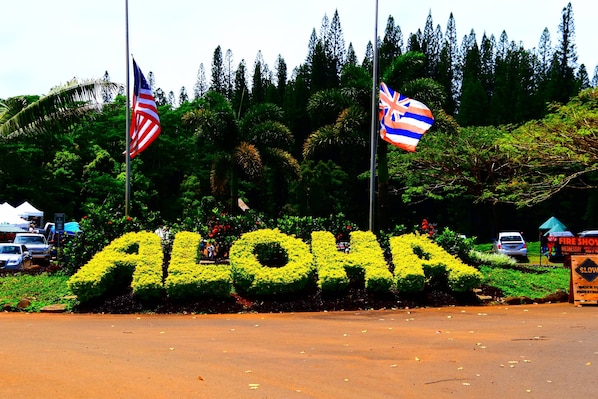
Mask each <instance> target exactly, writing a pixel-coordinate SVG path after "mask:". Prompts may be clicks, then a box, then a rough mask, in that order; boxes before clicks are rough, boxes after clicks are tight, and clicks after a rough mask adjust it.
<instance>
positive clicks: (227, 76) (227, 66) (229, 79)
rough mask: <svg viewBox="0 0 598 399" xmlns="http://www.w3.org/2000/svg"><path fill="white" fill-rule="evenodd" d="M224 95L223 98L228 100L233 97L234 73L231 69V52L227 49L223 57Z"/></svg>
mask: <svg viewBox="0 0 598 399" xmlns="http://www.w3.org/2000/svg"><path fill="white" fill-rule="evenodd" d="M223 67H224V71H223V73H224V95H225V97H226V98H227V99H228V100H230V99H232V96H233V90H234V87H233V86H234V81H235V71H234V67H233V52H232V51H231V50H230V49H228V50H226V54H225V55H224V63H223Z"/></svg>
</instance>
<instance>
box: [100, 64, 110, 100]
mask: <svg viewBox="0 0 598 399" xmlns="http://www.w3.org/2000/svg"><path fill="white" fill-rule="evenodd" d="M102 81H104V82H105V83H107V84H108V83H110V75H108V71H106V72H105V73H104V78H103V79H102ZM108 87H109V86H108V85H106V86H104V87H102V101H103V102H104V104H107V103H109V102H112V91H111V90H110V89H109V88H108Z"/></svg>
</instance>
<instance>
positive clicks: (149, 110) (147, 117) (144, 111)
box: [130, 60, 161, 158]
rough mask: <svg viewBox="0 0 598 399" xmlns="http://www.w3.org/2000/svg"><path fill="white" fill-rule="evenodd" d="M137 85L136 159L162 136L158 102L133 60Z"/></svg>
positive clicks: (132, 152)
mask: <svg viewBox="0 0 598 399" xmlns="http://www.w3.org/2000/svg"><path fill="white" fill-rule="evenodd" d="M133 70H134V75H135V85H134V88H133V92H134V94H133V117H132V119H131V131H130V134H131V147H130V156H131V158H135V157H136V156H137V155H138V154H139V153H141V152H142V151H143V150H145V149H146V148H147V146H149V145H150V144H151V143H152V142H153V141H154V140H155V139H156V138H157V137H158V135H159V134H160V130H161V128H160V117H159V116H158V109H157V108H156V101H155V99H154V95H153V94H152V89H151V88H150V86H149V84H148V83H147V80H145V76H143V73H142V72H141V69H139V67H138V66H137V63H136V62H135V60H133Z"/></svg>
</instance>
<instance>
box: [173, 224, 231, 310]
mask: <svg viewBox="0 0 598 399" xmlns="http://www.w3.org/2000/svg"><path fill="white" fill-rule="evenodd" d="M200 243H201V236H200V235H199V234H197V233H190V232H187V231H181V232H179V233H177V235H176V239H175V240H174V243H173V246H172V255H171V261H170V265H168V277H166V281H165V282H164V285H165V288H166V293H167V294H168V296H169V297H170V298H172V299H174V300H187V299H198V298H201V297H227V296H229V295H230V293H231V291H232V286H233V283H232V277H231V272H230V267H229V266H228V265H202V264H198V262H197V261H198V259H197V249H198V247H199V245H200Z"/></svg>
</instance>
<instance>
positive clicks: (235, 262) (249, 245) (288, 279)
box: [230, 229, 315, 296]
mask: <svg viewBox="0 0 598 399" xmlns="http://www.w3.org/2000/svg"><path fill="white" fill-rule="evenodd" d="M273 243H276V244H278V245H280V247H281V248H282V249H284V250H285V251H286V253H287V258H288V262H287V263H286V265H284V266H282V267H277V268H270V267H267V266H264V265H262V264H261V263H260V261H259V260H258V257H257V255H256V253H255V249H256V246H257V245H260V244H273ZM230 266H231V273H232V277H233V282H234V284H235V287H236V288H237V289H238V290H239V291H240V292H245V293H248V294H255V295H266V296H268V295H279V294H288V293H297V292H301V291H303V290H305V289H306V288H307V287H308V285H309V283H310V282H311V281H313V277H314V274H315V266H314V262H313V255H312V254H311V252H310V251H309V246H308V245H307V244H306V243H305V242H303V241H302V240H300V239H298V238H295V237H291V236H288V235H286V234H283V233H281V232H280V231H279V230H278V229H275V230H271V229H263V230H257V231H252V232H250V233H245V234H243V236H242V237H241V238H240V239H238V240H237V241H235V243H234V244H233V246H232V247H231V249H230Z"/></svg>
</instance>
